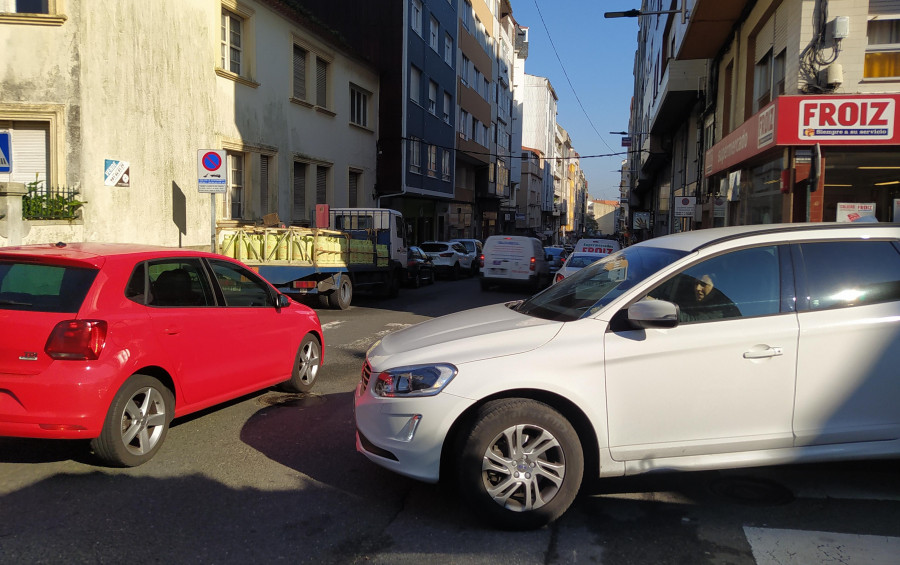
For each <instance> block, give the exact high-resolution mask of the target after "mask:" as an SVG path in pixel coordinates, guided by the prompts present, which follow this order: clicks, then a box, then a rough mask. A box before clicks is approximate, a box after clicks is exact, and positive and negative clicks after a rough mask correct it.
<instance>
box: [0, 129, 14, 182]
mask: <svg viewBox="0 0 900 565" xmlns="http://www.w3.org/2000/svg"><path fill="white" fill-rule="evenodd" d="M10 137H11V136H10V134H9V132H8V131H0V173H9V172H12V150H11V142H10Z"/></svg>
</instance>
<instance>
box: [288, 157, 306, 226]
mask: <svg viewBox="0 0 900 565" xmlns="http://www.w3.org/2000/svg"><path fill="white" fill-rule="evenodd" d="M291 219H292V220H293V221H297V220H305V219H306V164H305V163H296V162H295V163H294V209H293V211H292V212H291Z"/></svg>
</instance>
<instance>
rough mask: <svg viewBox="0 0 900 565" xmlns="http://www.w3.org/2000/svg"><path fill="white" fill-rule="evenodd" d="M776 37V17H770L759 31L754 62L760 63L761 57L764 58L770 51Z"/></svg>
mask: <svg viewBox="0 0 900 565" xmlns="http://www.w3.org/2000/svg"><path fill="white" fill-rule="evenodd" d="M774 39H775V18H774V17H771V18H769V21H767V22H766V23H765V24H763V27H762V29H760V30H759V33H758V34H757V36H756V52H755V54H754V58H753V62H754V63H758V62H759V60H760V59H762V58H763V57H764V56H765V54H766V53H768V51H769V49H771V48H772V42H773V40H774Z"/></svg>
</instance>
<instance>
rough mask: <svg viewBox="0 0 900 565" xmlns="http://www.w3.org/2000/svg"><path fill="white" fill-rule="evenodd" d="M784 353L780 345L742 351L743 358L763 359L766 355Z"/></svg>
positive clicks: (771, 355)
mask: <svg viewBox="0 0 900 565" xmlns="http://www.w3.org/2000/svg"><path fill="white" fill-rule="evenodd" d="M778 355H784V350H782V349H781V348H780V347H767V348H765V349H754V350H752V351H745V352H744V359H765V358H766V357H776V356H778Z"/></svg>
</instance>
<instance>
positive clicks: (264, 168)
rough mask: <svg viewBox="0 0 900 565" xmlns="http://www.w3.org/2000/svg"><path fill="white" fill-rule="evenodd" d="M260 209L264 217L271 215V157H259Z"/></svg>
mask: <svg viewBox="0 0 900 565" xmlns="http://www.w3.org/2000/svg"><path fill="white" fill-rule="evenodd" d="M259 208H260V210H261V211H262V215H263V216H265V215H266V214H268V213H269V156H268V155H261V156H260V157H259Z"/></svg>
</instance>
